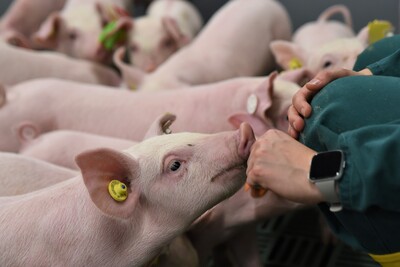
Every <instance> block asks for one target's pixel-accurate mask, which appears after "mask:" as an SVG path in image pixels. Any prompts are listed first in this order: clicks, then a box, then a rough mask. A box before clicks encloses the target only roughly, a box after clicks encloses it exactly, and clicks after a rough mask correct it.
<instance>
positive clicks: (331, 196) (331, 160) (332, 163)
mask: <svg viewBox="0 0 400 267" xmlns="http://www.w3.org/2000/svg"><path fill="white" fill-rule="evenodd" d="M344 167H345V161H344V154H343V152H342V151H341V150H333V151H326V152H321V153H317V154H316V155H314V157H313V158H312V161H311V166H310V172H309V181H310V182H311V183H313V184H314V185H315V187H316V188H317V189H318V190H319V191H320V193H321V195H322V201H321V202H327V203H329V204H330V205H331V211H339V210H341V204H340V198H339V192H338V181H339V180H340V179H341V177H342V173H343V169H344ZM320 200H321V199H320Z"/></svg>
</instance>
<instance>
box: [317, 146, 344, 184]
mask: <svg viewBox="0 0 400 267" xmlns="http://www.w3.org/2000/svg"><path fill="white" fill-rule="evenodd" d="M342 162H343V152H342V151H339V150H337V151H328V152H322V153H318V154H317V155H315V156H314V157H313V159H312V161H311V168H310V179H311V180H313V181H318V180H322V179H327V178H339V177H340V175H341V173H342V169H343V163H342Z"/></svg>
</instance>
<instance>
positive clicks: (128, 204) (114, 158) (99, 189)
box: [75, 148, 140, 219]
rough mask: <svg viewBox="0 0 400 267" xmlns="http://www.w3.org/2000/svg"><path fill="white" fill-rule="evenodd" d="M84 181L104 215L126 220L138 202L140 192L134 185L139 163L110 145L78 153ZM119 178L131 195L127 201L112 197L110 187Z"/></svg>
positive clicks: (77, 158) (77, 161)
mask: <svg viewBox="0 0 400 267" xmlns="http://www.w3.org/2000/svg"><path fill="white" fill-rule="evenodd" d="M75 161H76V163H77V165H78V166H79V168H80V169H81V173H82V177H83V181H84V183H85V185H86V188H87V190H88V192H89V195H90V198H91V199H92V201H93V202H94V204H95V205H96V206H97V207H98V208H99V209H100V210H101V211H102V212H104V213H105V214H107V215H109V216H112V217H117V218H122V219H127V218H129V217H131V216H132V215H133V213H134V211H135V208H136V207H137V205H138V201H139V195H140V191H139V189H138V188H136V187H134V185H133V184H134V180H136V178H137V177H136V176H137V174H136V173H137V170H138V166H139V164H138V162H137V161H136V160H135V159H133V158H131V157H129V156H128V155H126V154H124V153H122V152H119V151H117V150H113V149H109V148H99V149H94V150H88V151H85V152H83V153H81V154H79V155H78V156H76V158H75ZM112 180H119V181H120V182H122V183H124V184H125V185H126V186H127V192H128V196H127V198H126V199H125V200H124V201H120V202H119V201H116V200H114V198H112V197H111V195H110V193H109V191H108V186H109V183H110V182H111V181H112Z"/></svg>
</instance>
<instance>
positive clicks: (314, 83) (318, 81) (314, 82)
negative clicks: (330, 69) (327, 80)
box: [308, 79, 321, 85]
mask: <svg viewBox="0 0 400 267" xmlns="http://www.w3.org/2000/svg"><path fill="white" fill-rule="evenodd" d="M320 83H321V80H319V79H312V80H311V81H309V82H308V84H313V85H318V84H320Z"/></svg>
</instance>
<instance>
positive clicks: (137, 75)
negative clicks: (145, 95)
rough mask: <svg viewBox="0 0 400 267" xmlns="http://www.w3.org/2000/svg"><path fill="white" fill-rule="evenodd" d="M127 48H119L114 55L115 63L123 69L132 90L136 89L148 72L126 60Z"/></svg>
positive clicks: (124, 76) (124, 78)
mask: <svg viewBox="0 0 400 267" xmlns="http://www.w3.org/2000/svg"><path fill="white" fill-rule="evenodd" d="M124 56H125V48H124V47H120V48H118V49H117V50H116V51H115V52H114V55H113V61H114V64H115V65H116V66H117V68H118V69H119V70H120V71H121V74H122V78H123V80H124V82H125V84H126V85H127V86H128V87H129V88H130V89H132V90H134V89H136V88H137V87H138V86H139V85H140V84H141V83H142V81H143V79H144V77H145V76H146V74H145V73H144V72H143V71H142V70H141V69H139V68H138V67H135V66H132V65H128V64H127V63H125V62H124Z"/></svg>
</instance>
